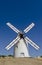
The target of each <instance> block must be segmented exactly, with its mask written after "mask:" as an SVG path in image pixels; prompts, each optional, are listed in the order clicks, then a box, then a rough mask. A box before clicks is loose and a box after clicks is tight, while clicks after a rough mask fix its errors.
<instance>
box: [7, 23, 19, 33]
mask: <svg viewBox="0 0 42 65" xmlns="http://www.w3.org/2000/svg"><path fill="white" fill-rule="evenodd" d="M6 24H7V25H8V26H9V27H10V28H11V29H12V30H13V31H15V32H16V33H19V32H20V31H19V30H18V29H17V28H16V27H14V26H13V25H12V24H11V23H9V22H8V23H6Z"/></svg>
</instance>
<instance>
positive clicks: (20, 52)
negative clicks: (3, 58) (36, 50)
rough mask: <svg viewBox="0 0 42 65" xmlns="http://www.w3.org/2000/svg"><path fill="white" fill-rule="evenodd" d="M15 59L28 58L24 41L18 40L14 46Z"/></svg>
mask: <svg viewBox="0 0 42 65" xmlns="http://www.w3.org/2000/svg"><path fill="white" fill-rule="evenodd" d="M14 56H15V57H30V56H29V51H28V49H27V46H26V44H25V42H24V39H20V40H19V42H18V43H17V44H16V46H15V55H14Z"/></svg>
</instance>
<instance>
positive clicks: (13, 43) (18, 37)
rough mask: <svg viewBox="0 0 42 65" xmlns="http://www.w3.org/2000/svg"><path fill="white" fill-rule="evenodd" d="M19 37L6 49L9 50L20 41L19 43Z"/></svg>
mask: <svg viewBox="0 0 42 65" xmlns="http://www.w3.org/2000/svg"><path fill="white" fill-rule="evenodd" d="M19 39H20V38H19V37H17V38H16V39H14V40H13V41H12V42H11V43H10V44H9V45H8V46H7V47H6V49H7V50H9V49H10V48H11V47H12V46H13V45H15V44H16V43H17V42H18V41H19Z"/></svg>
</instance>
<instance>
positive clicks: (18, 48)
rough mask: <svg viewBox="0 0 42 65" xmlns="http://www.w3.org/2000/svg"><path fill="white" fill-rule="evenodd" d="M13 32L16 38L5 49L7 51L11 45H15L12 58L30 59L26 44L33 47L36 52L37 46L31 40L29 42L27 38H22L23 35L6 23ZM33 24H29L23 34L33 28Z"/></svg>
mask: <svg viewBox="0 0 42 65" xmlns="http://www.w3.org/2000/svg"><path fill="white" fill-rule="evenodd" d="M6 24H7V25H8V26H9V27H10V28H11V29H12V30H13V31H15V32H16V33H17V34H18V36H17V37H16V39H14V40H13V41H12V42H11V43H10V44H9V45H8V46H7V47H6V48H5V49H7V50H9V49H10V48H11V47H12V46H13V45H15V50H14V52H15V53H14V57H30V55H29V49H28V48H27V46H28V43H29V44H30V45H31V46H33V47H34V48H35V49H36V50H38V49H39V46H38V45H36V44H35V43H34V42H33V41H32V40H30V39H29V38H28V37H27V36H26V37H24V34H23V33H22V32H21V31H19V30H18V29H17V28H15V27H14V26H13V25H12V24H11V23H9V22H8V23H6ZM34 25H35V24H34V23H31V24H30V25H29V26H28V27H27V28H26V29H25V30H24V32H25V33H27V32H29V31H30V30H31V29H32V28H33V27H34Z"/></svg>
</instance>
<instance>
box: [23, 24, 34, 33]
mask: <svg viewBox="0 0 42 65" xmlns="http://www.w3.org/2000/svg"><path fill="white" fill-rule="evenodd" d="M34 25H35V24H34V23H32V24H30V25H29V26H28V27H27V28H26V29H25V30H24V32H25V33H27V32H28V31H29V30H31V29H32V28H33V27H34Z"/></svg>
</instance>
